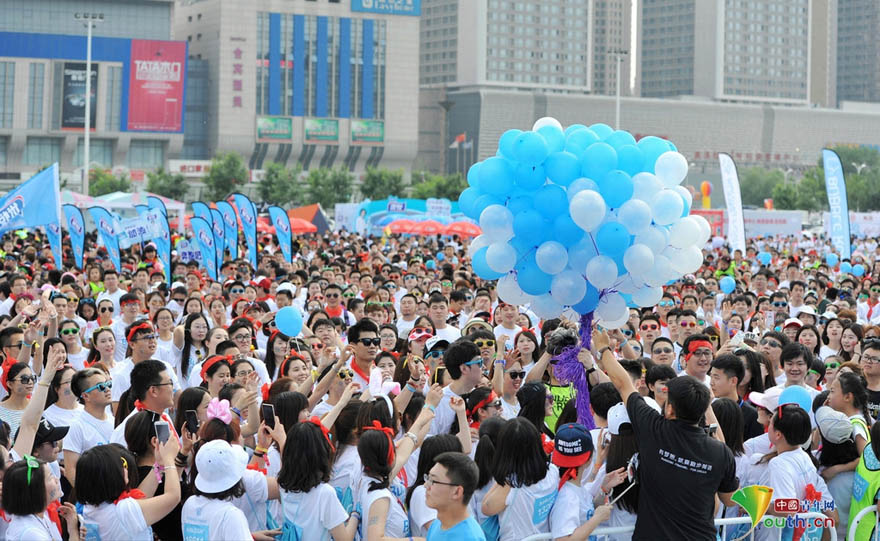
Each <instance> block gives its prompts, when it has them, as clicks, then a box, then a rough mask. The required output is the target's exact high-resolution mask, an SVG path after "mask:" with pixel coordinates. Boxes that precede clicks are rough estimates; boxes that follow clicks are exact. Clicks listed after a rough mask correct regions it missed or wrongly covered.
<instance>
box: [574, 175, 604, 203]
mask: <svg viewBox="0 0 880 541" xmlns="http://www.w3.org/2000/svg"><path fill="white" fill-rule="evenodd" d="M584 190H593V191H594V192H598V191H599V186H598V185H597V184H596V183H595V182H593V180H592V179H589V178H586V177H581V178H576V179H574V180H573V181H572V182H571V184H569V185H568V190H566V192H567V194H568V201H569V203H570V202H571V200H572V198H573V197H574V196H576V195H577V194H578V193H580V192H582V191H584Z"/></svg>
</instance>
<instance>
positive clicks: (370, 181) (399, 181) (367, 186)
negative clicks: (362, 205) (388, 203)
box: [359, 167, 406, 201]
mask: <svg viewBox="0 0 880 541" xmlns="http://www.w3.org/2000/svg"><path fill="white" fill-rule="evenodd" d="M359 190H360V192H361V195H363V196H364V197H365V198H367V199H372V200H374V201H375V200H378V199H388V197H389V196H392V195H393V196H395V197H405V196H406V193H405V190H406V187H405V185H404V182H403V170H402V169H398V170H396V171H391V170H389V169H376V168H375V167H368V168H367V174H366V175H365V176H364V181H363V182H362V183H361V185H360V188H359Z"/></svg>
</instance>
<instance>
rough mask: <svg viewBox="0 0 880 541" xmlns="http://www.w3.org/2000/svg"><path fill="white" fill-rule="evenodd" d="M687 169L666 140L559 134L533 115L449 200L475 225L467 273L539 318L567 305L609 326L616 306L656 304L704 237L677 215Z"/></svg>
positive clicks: (616, 133)
mask: <svg viewBox="0 0 880 541" xmlns="http://www.w3.org/2000/svg"><path fill="white" fill-rule="evenodd" d="M687 172H688V162H687V160H686V159H685V158H684V156H682V155H681V154H679V153H678V152H677V151H676V148H675V145H673V144H672V143H671V142H669V141H666V140H664V139H661V138H659V137H644V138H642V139H640V140H639V141H638V142H637V141H636V140H635V138H634V137H633V136H632V134H630V133H629V132H626V131H623V130H613V129H612V128H610V127H609V126H607V125H605V124H593V125H592V126H589V127H587V126H585V125H583V124H573V125H571V126H568V127H567V128H565V129H564V130H563V128H562V125H561V124H560V123H559V121H557V120H556V119H554V118H550V117H545V118H542V119H540V120H538V121H537V122H535V124H534V126H533V127H532V129H531V130H530V131H520V130H515V129H514V130H508V131H506V132H505V133H504V134H503V135H502V136H501V139H500V141H499V144H498V152H497V154H496V155H495V156H493V157H491V158H488V159H486V160H484V161H482V162H479V163H477V164H474V165H473V166H472V167H471V168H470V170H469V171H468V175H467V180H468V185H469V187H468V188H467V189H465V190H464V191H463V192H462V193H461V196H460V197H459V205H460V208H461V211H462V212H463V213H464V214H465V215H467V216H469V217H471V218H473V219H475V220H479V223H480V227H481V228H482V230H483V234H482V235H480V236H479V237H477V238H476V239H474V241H473V243H472V244H471V246H470V250H471V257H472V260H473V268H474V271H475V272H476V273H477V274H478V275H479V276H480V277H481V278H484V279H487V280H498V285H497V291H498V294H499V296H500V297H501V299H503V300H505V301H506V302H509V303H511V304H529V305H530V307H531V309H532V310H533V311H534V312H535V313H536V314H537V315H538V316H539V317H542V318H545V319H546V318H552V317H556V316H558V315H559V314H561V313H562V311H563V310H564V309H565V308H567V307H571V308H573V309H574V310H575V311H577V312H578V313H580V314H587V313H590V312H595V314H596V315H597V316H598V318H599V320H600V321H601V323H602V325H604V326H606V327H608V328H612V329H613V328H619V327H620V326H622V325H623V324H624V323H625V322H626V319H627V317H628V314H629V311H628V308H627V307H628V306H652V305H654V304H656V303H657V302H659V301H660V298H661V296H662V294H663V289H662V286H663V285H665V284H667V283H669V282H670V281H674V280H677V279H679V278H681V277H682V276H683V275H684V274H687V273H691V272H694V271H696V270H697V269H698V268H699V267H700V266H701V265H702V263H703V254H702V251H701V249H700V248H701V247H702V246H703V245H705V243H706V242H707V241H708V239H709V237H710V235H711V230H710V227H709V223H708V222H707V221H706V220H705V219H704V218H702V217H701V216H690V215H689V213H690V208H691V204H692V202H693V201H692V195H691V192H689V191H688V190H687V189H685V188H684V187H683V186H681V185H680V184H681V182H682V181H683V180H684V178H685V177H686V176H687Z"/></svg>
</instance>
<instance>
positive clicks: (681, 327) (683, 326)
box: [675, 310, 703, 358]
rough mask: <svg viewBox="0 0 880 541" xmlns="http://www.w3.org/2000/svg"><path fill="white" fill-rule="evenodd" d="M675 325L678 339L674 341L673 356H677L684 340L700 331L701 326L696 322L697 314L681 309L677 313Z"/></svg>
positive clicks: (701, 329)
mask: <svg viewBox="0 0 880 541" xmlns="http://www.w3.org/2000/svg"><path fill="white" fill-rule="evenodd" d="M676 326H677V327H678V332H677V333H676V336H677V337H678V341H676V342H675V356H676V358H677V357H678V355H679V354H680V353H681V348H682V344H683V343H684V341H685V340H687V339H688V338H690V337H691V336H693V335H695V334H697V333H700V332H702V331H703V328H702V327H700V326H699V325H698V324H697V314H696V312H694V311H692V310H682V311H681V312H680V313H679V314H678V321H676Z"/></svg>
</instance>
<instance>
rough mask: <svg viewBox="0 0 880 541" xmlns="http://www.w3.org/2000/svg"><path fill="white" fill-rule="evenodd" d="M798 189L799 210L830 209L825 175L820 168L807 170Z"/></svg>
mask: <svg viewBox="0 0 880 541" xmlns="http://www.w3.org/2000/svg"><path fill="white" fill-rule="evenodd" d="M797 188H798V197H797V208H798V209H800V210H808V211H818V210H822V209H825V208H827V207H828V199H827V196H826V194H825V174H824V173H823V172H822V170H821V169H819V168H818V167H811V168H810V169H807V170H806V171H805V172H804V176H803V178H802V179H801V180H800V182H799V183H798V185H797Z"/></svg>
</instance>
